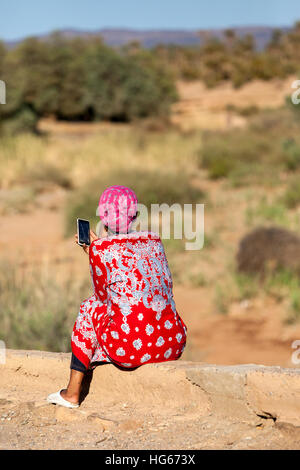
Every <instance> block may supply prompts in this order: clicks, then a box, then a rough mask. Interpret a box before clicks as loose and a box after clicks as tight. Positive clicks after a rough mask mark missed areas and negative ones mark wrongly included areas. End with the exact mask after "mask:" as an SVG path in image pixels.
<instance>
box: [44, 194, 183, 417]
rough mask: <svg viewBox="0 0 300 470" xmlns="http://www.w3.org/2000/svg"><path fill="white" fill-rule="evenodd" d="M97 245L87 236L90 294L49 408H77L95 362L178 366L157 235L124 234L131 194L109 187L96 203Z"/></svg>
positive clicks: (133, 207) (168, 284)
mask: <svg viewBox="0 0 300 470" xmlns="http://www.w3.org/2000/svg"><path fill="white" fill-rule="evenodd" d="M99 214H100V218H101V220H102V223H103V224H104V227H105V229H104V233H102V237H101V238H97V237H96V235H95V234H94V233H93V232H91V240H92V242H91V245H90V246H89V247H87V246H84V250H85V252H86V253H88V254H89V262H90V272H91V277H92V284H93V287H94V294H93V295H92V296H91V297H89V298H88V299H87V300H85V301H84V302H82V304H81V306H80V312H79V314H78V317H77V320H76V322H75V325H74V329H73V333H72V341H71V346H72V360H71V366H70V367H71V375H70V381H69V384H68V387H67V388H66V389H64V390H60V391H59V392H57V393H53V394H51V395H49V396H48V399H47V400H48V401H49V402H50V403H56V404H60V405H63V406H67V407H69V408H75V407H78V406H79V395H80V391H81V384H82V379H83V377H84V374H85V373H86V371H87V370H88V369H91V368H93V367H95V365H93V363H95V362H110V363H113V364H115V365H116V366H119V367H121V368H129V369H131V368H136V367H139V366H141V365H143V364H149V363H152V362H164V361H171V360H176V359H178V358H179V357H180V356H181V354H182V351H183V349H184V347H185V343H186V326H185V324H184V323H183V321H182V320H181V318H180V316H179V315H178V313H177V311H176V307H175V303H174V300H173V292H172V278H171V274H170V271H169V267H168V262H167V259H166V255H165V252H164V248H163V245H162V242H161V240H160V238H159V235H157V234H155V233H151V232H134V231H131V225H132V222H133V220H134V219H135V218H136V216H137V198H136V195H135V193H134V192H133V191H132V190H131V189H129V188H126V187H125V186H111V187H109V188H107V189H106V190H105V191H104V193H103V194H102V196H101V198H100V201H99Z"/></svg>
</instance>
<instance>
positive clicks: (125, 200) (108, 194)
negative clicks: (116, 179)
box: [99, 186, 138, 233]
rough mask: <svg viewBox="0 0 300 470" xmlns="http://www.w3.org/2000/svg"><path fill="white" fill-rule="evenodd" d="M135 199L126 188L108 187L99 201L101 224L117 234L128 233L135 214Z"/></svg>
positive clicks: (131, 192) (133, 194) (132, 192)
mask: <svg viewBox="0 0 300 470" xmlns="http://www.w3.org/2000/svg"><path fill="white" fill-rule="evenodd" d="M137 203H138V200H137V197H136V195H135V193H134V191H132V189H130V188H127V187H126V186H110V187H109V188H107V189H105V191H104V192H103V193H102V195H101V197H100V200H99V215H100V219H101V220H102V222H103V224H104V225H106V226H108V228H109V229H110V230H111V231H113V232H117V233H128V232H129V229H130V225H131V223H132V221H133V219H134V218H135V216H136V213H137Z"/></svg>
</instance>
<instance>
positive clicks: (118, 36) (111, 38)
mask: <svg viewBox="0 0 300 470" xmlns="http://www.w3.org/2000/svg"><path fill="white" fill-rule="evenodd" d="M230 29H232V30H234V31H235V33H236V35H237V36H238V37H243V36H246V35H247V34H251V35H253V37H254V39H255V43H256V47H257V49H259V50H261V49H263V48H264V47H265V46H266V44H267V43H268V42H269V40H270V38H271V36H272V33H273V31H274V30H275V29H278V28H273V27H269V26H247V27H236V28H230ZM280 29H281V30H282V31H283V32H287V31H289V30H290V28H288V27H282V28H280ZM224 31H225V30H224V29H209V30H134V29H108V28H107V29H100V30H96V31H83V30H79V29H64V30H60V33H61V34H62V35H63V36H64V37H67V38H74V37H82V38H90V37H97V36H101V37H102V38H103V40H104V42H105V43H106V44H108V45H109V46H114V47H117V46H123V45H125V44H128V43H129V42H131V41H138V42H139V43H140V44H141V45H142V46H144V47H146V48H151V47H154V46H156V45H158V44H176V45H182V46H193V45H197V44H203V43H204V42H205V41H206V40H207V39H209V38H212V37H217V38H219V39H222V38H223V37H224ZM49 35H50V33H47V34H41V35H38V36H36V37H38V38H40V39H43V40H47V38H48V37H49ZM23 39H24V38H21V39H18V40H16V41H8V42H7V45H8V46H9V47H14V46H15V45H17V44H18V43H19V42H21V41H22V40H23Z"/></svg>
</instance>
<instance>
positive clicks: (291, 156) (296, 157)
mask: <svg viewBox="0 0 300 470" xmlns="http://www.w3.org/2000/svg"><path fill="white" fill-rule="evenodd" d="M282 148H283V161H284V164H285V166H286V168H287V169H288V170H291V171H293V170H296V169H297V168H299V167H300V146H299V145H298V144H297V143H296V142H295V140H294V139H287V140H285V141H284V142H283V144H282Z"/></svg>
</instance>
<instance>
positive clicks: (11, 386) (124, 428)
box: [0, 353, 300, 450]
mask: <svg viewBox="0 0 300 470" xmlns="http://www.w3.org/2000/svg"><path fill="white" fill-rule="evenodd" d="M52 356H53V355H52ZM68 361H69V357H68V355H62V356H61V360H58V359H57V357H51V353H49V357H47V355H46V357H43V358H42V357H40V356H33V357H31V358H30V357H29V358H27V357H26V355H22V354H19V355H14V356H12V357H9V356H8V358H7V363H6V365H0V371H1V382H0V449H74V448H76V449H108V450H110V449H112V450H113V449H190V450H192V449H299V448H300V434H299V429H300V428H297V427H294V426H292V425H289V424H284V423H276V422H274V421H273V420H272V419H264V420H261V419H260V420H258V421H257V422H253V423H251V424H250V423H249V422H246V421H243V419H238V418H235V417H234V418H220V417H218V416H216V415H215V414H214V413H211V412H210V408H209V406H210V405H209V402H208V401H207V398H206V396H205V394H204V393H203V391H202V390H201V388H200V387H197V386H195V385H193V384H192V383H190V382H189V381H187V380H186V378H185V377H184V373H183V371H182V372H181V370H180V368H179V369H174V368H172V363H170V364H169V366H168V367H167V368H166V366H163V367H162V366H151V365H149V366H147V365H146V366H143V367H142V368H140V369H138V370H137V371H134V372H122V371H119V370H118V369H116V368H115V367H114V366H112V365H105V366H102V367H98V368H96V369H95V371H94V373H93V378H92V380H91V382H90V383H88V382H87V383H86V388H85V394H86V397H85V399H84V401H83V402H82V404H81V406H80V408H79V409H77V410H68V409H65V408H62V407H59V406H55V405H51V404H47V403H46V401H45V397H46V396H47V395H48V393H49V392H53V391H56V390H57V389H59V388H62V387H63V386H64V385H65V384H66V382H67V376H68ZM181 362H182V361H179V362H178V363H177V364H179V363H181ZM183 364H184V363H183Z"/></svg>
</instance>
